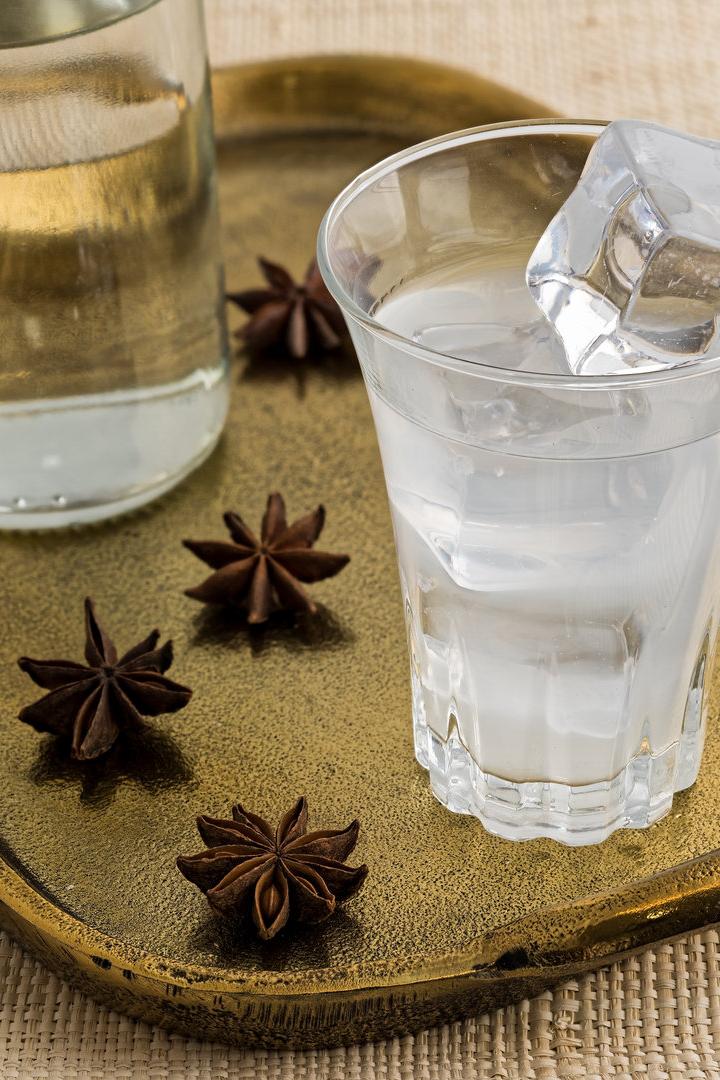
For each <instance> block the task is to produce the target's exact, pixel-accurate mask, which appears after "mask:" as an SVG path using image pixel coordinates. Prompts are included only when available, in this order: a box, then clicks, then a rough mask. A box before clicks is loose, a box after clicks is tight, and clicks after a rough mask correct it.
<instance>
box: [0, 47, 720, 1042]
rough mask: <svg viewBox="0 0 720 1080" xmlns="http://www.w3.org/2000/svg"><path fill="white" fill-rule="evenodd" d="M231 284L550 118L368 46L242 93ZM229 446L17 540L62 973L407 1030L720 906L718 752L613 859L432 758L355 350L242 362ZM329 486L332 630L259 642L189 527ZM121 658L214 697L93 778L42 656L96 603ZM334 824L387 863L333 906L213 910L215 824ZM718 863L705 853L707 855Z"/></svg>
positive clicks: (2, 809)
mask: <svg viewBox="0 0 720 1080" xmlns="http://www.w3.org/2000/svg"><path fill="white" fill-rule="evenodd" d="M215 100H216V113H217V128H218V138H219V166H220V169H219V181H220V195H221V207H222V217H223V225H224V238H225V255H226V264H227V275H228V286H229V288H230V289H236V288H240V287H245V286H247V285H249V284H251V283H252V282H253V281H255V280H256V279H257V270H256V267H255V263H254V258H255V256H256V255H257V254H260V253H262V254H265V255H266V256H267V257H268V258H271V259H277V260H279V261H282V262H284V263H286V264H288V265H289V266H290V267H291V268H292V269H293V270H294V271H295V272H298V273H300V272H301V271H302V270H303V269H304V266H305V264H306V263H307V262H308V260H309V258H310V256H311V254H312V252H313V249H314V239H315V233H316V230H317V227H318V224H319V221H320V217H321V215H322V213H323V211H324V209H325V207H326V206H327V204H328V203H329V201H330V200H331V198H332V197H333V195H334V194H335V193H336V192H337V191H338V190H339V189H340V188H341V187H342V186H343V185H344V184H345V183H346V182H347V181H348V180H349V179H350V178H351V177H352V176H353V175H354V174H356V173H357V172H359V171H360V170H361V169H363V168H365V167H366V166H368V165H369V164H371V163H372V162H374V161H376V160H378V159H379V158H381V157H382V156H384V155H386V154H388V153H391V152H393V151H395V150H397V149H399V148H400V147H401V146H402V145H406V144H408V143H411V142H413V141H415V140H417V139H420V138H425V137H428V136H432V135H435V134H439V133H440V132H441V131H442V130H449V129H452V128H459V127H463V126H466V125H469V124H476V123H482V122H484V121H496V120H500V119H517V118H521V117H525V116H529V115H532V114H533V113H537V112H539V111H541V110H540V108H539V107H538V106H535V105H533V104H532V103H530V102H527V101H525V100H524V99H521V98H518V97H517V96H515V95H512V94H509V93H506V92H505V91H503V90H501V89H499V88H498V87H495V86H492V85H490V84H488V83H485V82H483V81H482V80H479V79H476V78H474V77H473V76H471V75H467V74H463V73H461V72H457V71H453V70H449V69H446V68H441V67H436V66H434V65H426V64H422V63H419V62H411V61H400V60H397V59H377V58H375V59H370V58H362V57H347V58H335V59H329V58H324V59H321V60H312V59H311V60H303V61H293V62H281V63H272V64H266V65H257V66H253V67H249V68H238V69H233V70H228V71H224V72H221V73H219V74H218V75H217V76H216V77H215ZM233 393H234V401H233V407H232V411H231V416H230V420H229V424H228V428H227V433H226V436H225V438H224V440H223V442H222V444H221V446H220V448H219V449H218V451H217V452H216V454H215V455H214V456H213V457H212V458H211V460H210V461H208V462H207V463H206V464H205V465H204V466H203V467H202V468H201V469H200V470H199V471H198V472H196V473H195V474H194V475H193V476H192V477H191V478H190V479H189V480H188V481H187V482H186V483H184V484H183V485H182V487H180V488H178V489H177V490H176V491H175V492H173V493H172V494H171V495H169V496H168V497H166V498H165V499H164V500H163V501H161V502H159V503H157V504H156V505H154V506H152V507H151V508H149V509H148V510H146V511H144V512H142V513H140V514H137V515H135V516H133V517H127V518H123V519H120V520H118V521H116V522H111V523H109V524H106V525H103V526H101V527H96V528H89V529H84V530H77V531H70V532H66V533H63V534H55V535H50V534H42V535H40V534H36V535H22V536H21V535H7V534H3V535H2V536H1V537H0V551H1V553H2V565H3V580H4V592H3V595H4V601H5V603H4V611H3V616H4V618H3V633H2V649H1V650H0V652H1V660H2V685H3V701H2V710H1V714H0V734H1V737H2V746H3V753H2V759H1V760H0V822H1V824H0V834H1V836H2V839H1V841H0V845H1V846H0V854H1V855H2V861H0V916H1V917H2V922H3V923H4V924H5V925H6V926H7V927H9V929H10V930H11V932H12V933H13V934H15V935H16V936H17V937H18V939H19V940H21V941H22V942H24V943H25V944H26V945H27V946H29V948H31V949H32V950H33V951H34V952H35V953H36V954H37V955H38V956H40V957H41V958H42V959H43V960H44V961H45V962H46V963H47V964H48V965H49V966H50V967H52V968H53V969H54V970H56V971H57V972H59V973H60V974H61V975H62V976H64V977H66V978H68V979H71V980H72V981H73V982H75V983H76V984H77V985H79V986H81V987H82V988H83V989H85V990H87V991H88V992H89V993H90V994H92V995H94V996H95V997H97V998H99V999H101V1000H102V1001H105V1002H107V1003H109V1004H111V1005H113V1006H114V1007H116V1008H118V1009H120V1010H122V1011H125V1012H127V1013H130V1014H132V1015H134V1016H139V1017H143V1018H144V1019H146V1020H147V1021H149V1022H152V1023H160V1024H165V1025H168V1026H171V1027H175V1028H177V1029H179V1030H181V1031H184V1032H188V1033H191V1034H193V1035H196V1036H198V1037H202V1038H212V1039H218V1040H221V1041H226V1042H257V1043H264V1044H273V1045H287V1044H293V1045H296V1046H318V1045H331V1044H333V1043H349V1042H354V1041H360V1040H365V1039H371V1038H375V1037H379V1036H383V1035H388V1034H395V1033H401V1032H404V1031H408V1030H414V1029H418V1028H420V1027H423V1026H427V1025H432V1024H435V1023H437V1022H440V1021H444V1020H449V1019H453V1018H456V1017H458V1016H461V1015H463V1014H464V1013H469V1012H471V1011H477V1010H480V1009H484V1008H487V1007H490V1006H492V1005H497V1004H500V1003H503V1002H506V1001H509V1000H511V999H513V998H516V997H519V996H522V995H524V994H528V993H534V992H537V991H539V990H540V989H542V988H543V987H544V986H545V985H547V984H548V983H550V982H552V981H553V980H556V979H558V978H561V977H563V976H565V975H569V974H574V973H577V972H579V971H582V970H584V969H585V968H587V967H588V966H591V965H593V964H595V965H597V964H598V963H600V962H602V961H604V960H606V959H609V958H611V957H613V956H615V955H617V954H620V953H622V952H624V951H626V950H628V949H631V948H637V947H639V946H641V945H643V944H645V943H647V942H651V941H656V940H658V939H659V938H661V937H664V936H669V935H672V934H676V933H679V932H680V931H682V930H685V929H689V928H693V927H697V926H700V925H702V924H703V923H705V922H707V921H710V920H711V919H712V918H713V917H716V912H717V908H718V901H719V899H720V887H719V885H718V876H717V871H718V856H717V855H716V854H714V853H713V854H709V855H708V854H705V853H706V852H713V850H714V849H715V848H717V847H718V846H720V820H719V817H718V813H717V810H718V803H719V799H718V795H719V793H720V784H719V782H718V777H719V776H720V771H719V769H718V765H719V764H720V739H718V736H717V732H716V730H715V727H716V724H715V719H714V717H715V715H716V712H715V710H714V709H713V722H712V724H711V734H710V740H709V746H708V749H707V751H706V760H705V764H704V766H703V770H702V774H701V778H700V781H699V782H698V784H697V785H696V788H695V789H694V790H693V791H691V792H688V793H685V794H683V795H681V796H679V797H678V798H677V799H676V805H675V808H674V810H673V812H672V815H671V816H670V817H669V818H667V819H666V820H665V821H663V822H662V823H660V824H659V825H657V826H656V827H654V828H653V829H650V830H648V831H647V832H642V833H640V832H638V833H619V834H616V835H615V836H613V837H612V838H611V840H610V841H608V842H607V843H606V844H604V845H603V846H602V847H600V848H590V849H575V850H572V849H566V848H561V847H559V846H557V845H554V844H552V843H551V842H549V841H548V842H533V843H531V844H510V843H507V842H504V841H502V840H499V839H496V838H493V837H491V836H489V835H488V834H487V833H485V832H484V831H483V830H482V828H481V827H480V825H479V824H478V823H477V822H476V821H475V820H473V819H468V818H463V817H456V816H453V815H452V814H449V813H448V812H447V811H446V810H444V809H443V808H442V807H441V806H440V805H439V804H438V803H436V802H435V800H434V799H433V797H432V795H431V793H430V790H429V786H428V783H427V779H426V775H425V773H424V772H423V771H422V770H421V769H420V768H419V767H418V766H417V765H416V764H415V762H414V759H413V754H412V745H411V724H410V694H409V685H408V684H409V676H408V662H407V656H406V647H405V636H404V629H403V622H402V611H401V604H400V594H399V588H398V585H397V580H396V570H395V563H394V552H393V542H392V532H391V527H390V520H389V514H388V510H387V505H386V499H385V491H384V485H383V479H382V473H381V468H380V462H379V458H378V454H377V449H376V443H375V436H374V432H373V429H372V424H371V420H370V415H369V410H368V406H367V402H366V396H365V390H364V387H363V384H362V379H361V378H360V375H359V372H358V369H357V364H356V361H355V358H354V357H353V356H352V354H351V352H350V351H349V350H348V351H347V352H346V353H344V354H342V355H339V356H334V357H327V358H324V359H321V360H318V361H317V362H314V361H312V362H309V363H307V364H297V363H292V362H287V363H283V362H278V361H275V362H272V361H266V362H254V363H252V364H250V363H248V362H247V361H245V360H238V362H237V366H236V368H235V371H234V386H233ZM274 488H278V489H280V490H282V491H283V492H284V494H285V495H286V497H287V501H288V507H289V512H290V513H291V514H292V515H298V514H300V513H302V512H304V511H306V510H308V509H310V508H311V507H313V506H314V505H316V504H317V503H318V502H319V501H320V500H322V501H323V502H324V503H325V504H326V507H327V511H328V523H327V527H326V531H325V534H324V536H323V545H324V546H326V547H327V549H328V550H336V551H345V550H347V551H349V552H350V554H351V555H352V562H351V563H350V565H349V567H348V568H347V569H346V570H344V571H343V573H342V574H341V575H340V576H339V577H337V578H334V579H332V580H329V581H326V582H321V583H319V584H318V585H317V586H315V587H314V589H313V596H314V597H315V599H316V600H317V601H318V602H319V603H320V604H321V605H322V610H321V612H320V614H319V616H318V617H317V618H316V619H315V620H305V621H302V620H301V621H300V623H299V625H298V627H297V628H296V629H292V628H290V627H288V626H276V627H273V628H270V629H268V630H267V631H265V632H257V631H256V632H251V631H248V630H247V629H244V628H243V627H241V626H239V625H238V624H236V623H235V624H234V623H233V622H231V621H229V620H228V619H226V618H224V617H223V616H222V615H219V614H218V613H214V614H213V613H212V612H209V611H207V610H204V609H202V608H200V606H199V605H197V604H194V603H193V602H192V601H191V600H188V599H186V598H185V597H184V596H183V588H185V587H186V586H188V585H190V584H194V583H196V582H197V581H198V580H200V578H201V577H202V567H201V566H200V564H199V563H198V562H197V560H195V559H194V558H193V557H192V556H191V555H190V554H189V553H188V552H187V551H185V550H184V549H183V548H182V547H181V545H180V540H181V539H182V538H183V537H186V536H190V537H194V538H203V539H204V538H209V537H213V536H218V537H219V536H221V535H222V534H223V527H222V522H221V513H222V511H223V510H225V509H227V508H236V509H238V510H240V511H241V512H242V514H243V515H244V516H246V517H247V518H248V519H249V520H250V521H253V520H254V519H258V520H259V517H260V515H261V513H262V510H263V506H264V501H265V497H266V495H267V493H268V491H269V490H271V489H274ZM86 593H89V594H91V595H92V596H94V597H95V599H96V601H97V604H98V608H99V611H100V614H101V616H102V617H103V618H104V620H105V622H106V623H107V626H108V629H109V630H110V632H111V633H112V635H113V636H114V638H115V639H116V641H117V642H118V644H119V645H120V646H121V647H127V646H128V645H130V644H131V643H133V642H135V641H137V640H138V639H139V637H140V636H141V635H142V634H144V633H146V632H147V631H148V630H149V629H150V628H151V627H152V626H155V625H158V626H159V627H160V628H161V629H162V631H163V632H164V633H165V634H168V635H171V636H172V637H173V638H174V640H175V646H176V661H175V665H174V667H173V669H172V672H171V674H172V675H173V676H174V677H176V678H177V679H178V680H179V681H181V682H184V683H186V684H187V685H189V686H192V687H193V688H194V691H195V694H194V697H193V700H192V702H191V704H190V706H189V707H188V708H187V709H185V710H184V711H183V712H180V713H177V714H175V715H173V716H169V717H162V718H158V719H157V720H154V721H151V722H150V724H149V728H148V736H147V738H146V740H145V741H144V742H142V743H141V744H139V745H138V746H136V747H131V746H127V745H126V746H125V747H124V748H123V747H119V748H118V749H117V752H113V754H111V755H110V756H109V757H108V759H107V760H103V761H100V762H96V763H94V764H90V765H84V766H83V765H78V764H74V763H72V762H69V761H68V760H66V758H65V757H64V756H63V754H62V753H61V752H60V751H59V749H58V747H57V746H56V745H55V743H54V742H53V740H52V739H50V738H46V737H42V736H38V735H37V734H36V733H35V732H33V731H32V730H31V729H30V728H28V727H26V726H24V725H22V724H20V723H18V721H17V719H16V716H17V712H18V710H19V708H20V707H21V706H22V705H23V704H26V703H27V702H28V701H30V700H33V695H34V688H33V687H32V686H31V684H30V683H29V681H28V680H27V679H26V677H25V676H23V675H22V674H21V673H20V672H19V671H18V669H17V667H16V666H15V659H16V657H17V656H19V655H21V654H23V653H30V654H31V655H36V656H46V655H47V656H52V655H60V656H68V657H73V656H78V657H79V656H80V655H81V648H82V611H81V609H82V598H83V596H84V595H85V594H86ZM303 793H304V794H306V795H307V796H308V800H309V804H310V813H311V823H312V824H313V825H316V826H318V827H322V826H327V827H333V826H341V825H344V824H345V823H347V822H348V821H349V820H350V819H351V818H352V817H354V816H358V817H359V818H360V820H361V822H362V833H361V840H360V844H359V847H358V849H357V851H356V853H355V856H356V858H357V861H358V862H359V861H366V862H367V863H368V864H369V866H370V876H369V878H368V880H367V883H366V885H365V888H364V890H363V891H362V893H361V894H360V895H359V896H358V897H356V898H355V899H353V900H351V901H350V902H349V903H348V904H347V905H346V906H345V907H344V908H343V909H342V910H341V911H340V912H339V913H338V914H337V915H336V916H335V917H334V918H333V919H331V920H330V921H328V922H327V923H324V924H322V925H321V926H318V927H314V928H313V927H310V928H300V929H298V930H297V931H296V932H293V933H287V934H284V935H281V936H280V937H278V938H277V939H276V940H274V941H272V942H270V943H267V944H262V943H259V942H258V941H256V940H254V939H246V938H243V937H242V936H241V935H239V934H238V933H237V932H235V931H233V930H232V928H231V927H228V926H227V925H223V924H221V923H219V922H218V921H217V920H215V919H214V918H213V916H212V915H211V913H210V911H209V908H208V907H207V904H206V902H205V900H204V898H203V897H202V895H201V894H200V893H199V892H198V891H197V890H196V889H195V888H194V887H193V886H191V885H190V884H189V883H188V882H187V881H185V880H184V879H183V878H182V877H181V876H180V874H179V873H178V872H177V870H176V869H175V857H176V855H177V854H178V853H180V852H183V853H190V852H193V851H196V850H199V847H200V843H199V839H198V836H197V833H196V831H195V825H194V818H195V815H196V814H197V813H201V812H207V813H210V814H212V815H216V816H222V815H225V814H226V813H227V812H228V810H229V808H230V806H231V804H232V803H233V802H236V801H238V800H241V801H242V802H243V803H244V804H245V805H246V806H248V807H252V808H253V809H257V810H258V812H260V813H262V814H264V815H265V816H267V817H269V818H273V817H275V816H277V815H278V814H279V813H281V812H282V811H283V810H284V809H286V808H287V806H288V805H289V804H290V803H291V802H292V801H293V799H294V798H296V797H297V796H298V795H300V794H303ZM689 860H695V861H692V862H691V861H689Z"/></svg>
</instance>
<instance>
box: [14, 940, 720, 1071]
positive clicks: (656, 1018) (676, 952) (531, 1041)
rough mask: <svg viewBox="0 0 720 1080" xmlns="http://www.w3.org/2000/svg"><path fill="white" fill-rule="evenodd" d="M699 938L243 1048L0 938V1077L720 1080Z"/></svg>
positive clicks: (718, 976)
mask: <svg viewBox="0 0 720 1080" xmlns="http://www.w3.org/2000/svg"><path fill="white" fill-rule="evenodd" d="M719 941H720V938H719V935H718V933H717V931H716V930H706V931H704V932H703V933H699V934H693V935H692V936H691V937H688V938H687V939H685V940H683V941H679V942H676V943H674V944H671V945H662V946H660V947H659V948H658V949H655V950H651V951H647V952H644V953H642V954H641V955H640V956H636V957H631V958H629V959H627V960H625V961H623V962H622V963H619V964H614V965H613V966H612V967H610V968H607V969H604V970H602V971H598V972H597V973H595V974H593V975H588V976H586V977H585V978H583V979H581V980H578V981H572V982H568V983H566V984H565V985H564V986H561V987H559V988H558V989H557V990H555V991H554V992H550V991H548V992H547V993H545V994H543V995H542V996H541V997H539V998H536V999H535V1000H533V1001H523V1002H521V1003H520V1004H519V1005H515V1006H512V1007H511V1008H508V1009H501V1010H499V1011H498V1012H495V1013H493V1014H491V1015H490V1016H483V1017H480V1018H478V1019H473V1020H466V1021H465V1022H464V1023H461V1024H452V1025H450V1026H449V1027H443V1028H437V1029H435V1030H433V1031H426V1032H423V1033H422V1034H420V1035H417V1036H415V1037H408V1038H404V1039H391V1040H388V1041H387V1042H383V1043H376V1044H374V1045H368V1046H357V1047H349V1048H344V1049H338V1050H315V1051H307V1052H300V1051H298V1052H295V1053H292V1052H289V1051H288V1052H276V1051H264V1050H240V1049H237V1048H234V1047H227V1046H216V1045H213V1044H211V1043H201V1042H196V1041H194V1040H192V1039H184V1038H182V1037H181V1036H179V1035H172V1034H171V1033H169V1032H166V1031H163V1030H161V1029H160V1028H153V1027H149V1026H148V1025H147V1024H141V1023H137V1022H135V1021H133V1020H129V1019H127V1017H123V1016H120V1015H118V1014H117V1013H114V1012H111V1011H109V1010H108V1009H104V1008H102V1007H101V1006H99V1005H96V1004H95V1003H94V1002H92V1001H90V1000H88V999H87V998H86V997H84V996H83V995H82V994H80V993H78V992H77V991H74V990H71V989H70V988H69V987H68V986H67V985H66V984H65V983H63V982H61V981H60V980H59V979H57V978H55V976H54V975H49V974H48V972H47V971H46V970H45V969H44V968H43V967H42V966H41V965H40V964H37V963H35V962H34V961H33V960H31V959H30V958H29V957H28V956H27V955H26V954H25V953H23V952H22V951H21V950H20V949H19V948H18V947H17V946H15V945H14V944H13V943H12V942H11V941H10V940H9V939H8V938H7V937H6V936H5V935H0V985H2V986H3V987H4V990H3V1008H2V1012H1V1013H0V1060H1V1061H2V1076H3V1078H4V1080H11V1078H13V1080H14V1078H22V1080H26V1078H28V1080H29V1078H31V1077H32V1078H33V1080H46V1078H47V1080H59V1078H63V1080H101V1078H104V1080H121V1078H122V1080H130V1078H133V1080H134V1078H136V1077H143V1078H145V1077H147V1078H148V1080H184V1078H189V1080H256V1078H257V1080H290V1078H291V1077H292V1078H303V1080H375V1078H377V1080H410V1078H413V1080H417V1078H422V1080H476V1078H477V1080H479V1078H482V1080H500V1078H502V1080H554V1078H556V1077H557V1078H560V1077H562V1078H563V1080H571V1078H572V1080H576V1078H579V1077H597V1078H602V1080H605V1078H609V1077H613V1078H614V1080H639V1078H640V1077H642V1078H644V1080H680V1078H682V1080H690V1078H692V1080H697V1078H700V1077H703V1078H705V1077H707V1078H710V1077H713V1078H714V1077H720V945H719Z"/></svg>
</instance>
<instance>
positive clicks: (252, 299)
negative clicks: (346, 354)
mask: <svg viewBox="0 0 720 1080" xmlns="http://www.w3.org/2000/svg"><path fill="white" fill-rule="evenodd" d="M258 265H259V267H260V270H261V272H262V275H263V277H264V278H265V280H266V281H267V284H268V287H267V288H260V289H244V290H242V291H241V292H234V293H228V294H227V298H228V300H231V301H232V303H233V304H237V306H238V307H240V308H242V310H243V311H246V312H247V313H248V314H249V315H250V316H251V317H250V319H248V321H247V322H246V324H245V326H243V328H242V329H241V330H239V331H238V337H241V338H242V339H243V340H244V341H245V342H246V344H247V345H248V346H249V347H250V349H253V350H261V349H267V348H269V347H271V346H273V345H281V346H283V347H284V348H285V349H287V351H288V352H289V353H290V355H291V356H292V357H294V358H295V359H296V360H302V359H304V358H305V357H306V356H307V355H308V352H309V351H310V348H311V346H313V345H314V346H316V347H318V348H320V349H337V348H338V346H339V345H340V344H341V341H342V337H343V335H344V333H345V322H344V320H343V317H342V314H341V312H340V308H339V307H338V305H337V303H336V302H335V300H334V299H333V297H332V296H331V294H330V291H329V290H328V288H327V286H326V284H325V282H324V281H323V279H322V277H321V276H320V271H319V270H318V266H317V262H316V261H315V259H313V261H312V262H311V263H310V266H309V267H308V270H307V273H306V274H305V278H304V280H303V281H302V283H301V284H298V283H297V282H296V281H295V280H294V279H293V277H292V276H291V275H290V274H289V273H288V271H287V270H286V269H285V267H283V266H279V265H278V264H277V263H272V262H269V261H268V260H267V259H263V258H259V259H258Z"/></svg>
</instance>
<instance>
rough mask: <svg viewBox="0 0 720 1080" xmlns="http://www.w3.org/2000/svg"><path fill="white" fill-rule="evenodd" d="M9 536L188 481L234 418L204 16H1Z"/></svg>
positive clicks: (103, 9)
mask: <svg viewBox="0 0 720 1080" xmlns="http://www.w3.org/2000/svg"><path fill="white" fill-rule="evenodd" d="M0 47H2V64H1V66H0V326H1V327H2V343H1V345H0V528H38V527H40V528H43V527H51V526H55V525H66V524H73V523H79V522H83V521H94V520H98V519H100V518H103V517H107V516H109V515H112V514H115V513H119V512H121V511H125V510H129V509H132V508H134V507H136V506H139V505H141V504H142V503H145V502H147V501H148V500H150V499H152V498H154V497H156V496H157V495H159V494H161V493H162V492H164V491H166V490H167V489H168V488H170V487H172V486H173V485H174V484H175V483H177V482H178V481H179V480H180V479H181V478H182V477H183V476H185V475H186V474H187V473H188V472H189V471H190V470H191V469H193V468H194V467H195V466H196V465H197V464H199V462H200V461H202V460H203V458H204V457H206V456H207V454H208V453H209V452H210V451H211V449H212V447H213V446H214V444H215V443H216V441H217V439H218V437H219V435H220V432H221V430H222V426H223V422H224V418H225V413H226V409H227V377H226V360H227V345H226V331H225V325H224V318H223V310H222V298H223V281H222V266H221V261H220V248H219V234H218V217H217V199H216V190H215V175H214V168H215V163H214V142H213V132H212V117H211V105H210V89H209V79H208V66H207V58H206V47H205V36H204V25H203V12H202V4H201V0H155V2H151V3H148V2H141V0H20V2H16V3H14V4H10V5H4V6H3V9H2V10H0Z"/></svg>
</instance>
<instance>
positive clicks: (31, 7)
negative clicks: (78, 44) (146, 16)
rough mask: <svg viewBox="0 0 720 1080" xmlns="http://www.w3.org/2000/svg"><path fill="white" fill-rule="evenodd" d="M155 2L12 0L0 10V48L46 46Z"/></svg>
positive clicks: (102, 26) (110, 23)
mask: <svg viewBox="0 0 720 1080" xmlns="http://www.w3.org/2000/svg"><path fill="white" fill-rule="evenodd" d="M157 3H159V0H72V2H71V3H66V4H65V6H64V7H60V8H59V7H58V5H57V3H56V0H16V3H15V5H14V6H12V7H10V8H2V9H0V49H2V50H5V49H22V48H28V47H30V46H34V45H50V44H54V43H55V42H58V41H64V40H66V39H67V38H73V37H79V36H81V35H83V34H91V33H94V32H95V31H96V30H104V29H106V28H107V27H109V26H113V25H114V24H115V23H118V22H123V21H124V20H125V19H128V18H130V17H131V16H133V15H138V14H140V12H141V11H146V10H147V9H148V8H151V7H154V5H155V4H157Z"/></svg>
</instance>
